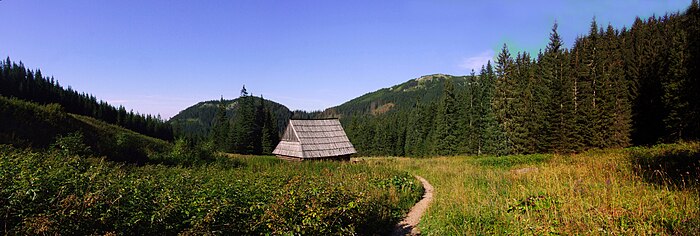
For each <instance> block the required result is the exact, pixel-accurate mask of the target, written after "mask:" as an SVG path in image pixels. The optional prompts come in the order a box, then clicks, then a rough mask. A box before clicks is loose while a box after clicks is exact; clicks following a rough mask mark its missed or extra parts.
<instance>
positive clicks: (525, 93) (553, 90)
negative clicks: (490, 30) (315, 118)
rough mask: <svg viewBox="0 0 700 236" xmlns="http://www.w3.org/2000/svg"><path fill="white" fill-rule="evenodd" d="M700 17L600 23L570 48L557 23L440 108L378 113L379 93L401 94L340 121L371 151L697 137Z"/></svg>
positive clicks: (525, 148) (526, 147) (498, 150)
mask: <svg viewBox="0 0 700 236" xmlns="http://www.w3.org/2000/svg"><path fill="white" fill-rule="evenodd" d="M699 17H700V11H699V10H698V3H697V1H693V2H692V4H691V5H690V6H689V7H688V9H687V10H686V11H685V12H684V13H673V14H667V15H664V16H662V17H650V18H648V19H646V20H643V19H639V18H638V19H636V20H635V22H634V24H633V25H632V27H631V28H629V29H628V28H622V29H616V28H614V27H613V26H611V25H608V26H607V27H601V26H600V25H598V23H597V22H596V21H595V19H594V20H593V21H592V22H591V27H590V31H589V33H588V34H587V35H584V36H580V37H579V38H577V39H576V40H575V42H574V46H573V47H572V48H571V49H567V48H564V47H563V43H562V39H561V38H560V36H559V34H558V32H557V25H556V24H555V25H554V27H553V28H552V32H551V34H550V42H549V43H548V45H547V47H546V48H545V49H544V50H543V51H540V53H539V54H538V55H536V56H533V55H530V54H529V53H527V52H516V53H511V52H509V50H508V47H507V46H506V45H504V47H503V49H502V50H501V52H500V53H499V55H498V57H497V59H496V61H495V63H494V64H493V65H491V64H490V63H489V64H488V65H486V66H484V67H483V68H482V69H481V71H480V73H479V75H478V76H476V75H474V76H471V77H466V79H467V81H466V82H462V81H459V80H457V79H454V78H452V79H446V80H445V81H446V83H444V85H443V86H442V94H441V95H440V99H439V101H438V102H420V103H419V102H416V103H414V104H416V105H415V108H414V109H405V110H397V111H396V112H393V113H392V112H387V113H385V114H381V115H379V114H378V113H377V112H372V110H373V109H374V110H376V109H377V107H379V108H381V107H382V105H385V104H386V103H383V101H381V100H372V96H374V95H376V94H386V93H389V92H391V91H392V90H393V88H392V89H385V90H380V91H379V92H378V93H375V94H373V95H372V96H368V95H365V96H363V97H360V98H358V99H356V100H353V101H357V102H356V103H354V104H368V103H369V104H372V103H373V102H374V103H375V104H376V105H377V106H374V108H373V106H369V108H367V106H366V105H364V106H357V107H353V106H348V107H353V108H349V109H347V110H348V111H351V112H348V113H350V114H353V113H354V114H359V115H354V116H345V117H343V119H342V121H343V123H344V124H345V127H346V131H347V133H348V135H349V137H350V139H351V141H352V142H353V143H354V144H355V146H356V148H357V150H358V151H359V152H360V154H364V155H397V156H402V155H409V156H422V155H454V154H477V155H478V154H509V153H510V154H518V153H540V152H559V153H568V152H579V151H582V150H586V149H591V148H606V147H626V146H629V145H632V144H634V145H649V144H655V143H662V142H674V141H678V140H694V139H697V138H698V136H699V135H700V104H699V103H700V97H698V96H700V93H698V92H697V91H700V72H699V71H698V64H700V60H699V58H698V57H699V56H700V52H699V50H700V45H698V44H699V43H700V21H699V19H698V18H699ZM462 83H464V84H465V85H466V87H465V88H463V89H459V88H458V87H459V86H455V84H462ZM398 87H400V86H398ZM397 100H401V99H397ZM405 100H406V101H410V100H409V99H405ZM426 100H429V99H426ZM395 105H396V104H395ZM384 108H387V107H386V106H384ZM384 110H391V109H384ZM358 111H359V112H358ZM330 112H333V111H330ZM327 113H328V112H327ZM335 113H339V114H343V113H342V110H341V109H338V108H336V111H335ZM380 113H381V112H380ZM368 114H370V115H368ZM341 116H342V115H341Z"/></svg>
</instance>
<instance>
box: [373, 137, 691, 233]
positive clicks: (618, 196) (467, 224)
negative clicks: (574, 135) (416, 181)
mask: <svg viewBox="0 0 700 236" xmlns="http://www.w3.org/2000/svg"><path fill="white" fill-rule="evenodd" d="M698 150H700V144H698V143H681V144H673V145H660V146H655V147H653V148H630V149H610V150H596V151H589V152H585V153H581V154H573V155H541V154H537V155H517V156H504V157H493V156H478V157H474V156H460V157H437V158H424V159H416V158H367V159H365V162H366V164H367V165H368V166H372V167H376V166H385V167H395V168H399V169H403V170H407V171H409V172H411V173H412V174H416V175H420V176H422V177H424V178H425V179H427V180H428V181H430V182H431V184H432V185H433V186H434V187H435V192H434V197H435V199H434V201H433V203H432V205H431V206H430V208H429V209H428V211H427V213H426V215H424V216H423V218H422V220H421V222H420V224H419V228H420V229H421V232H422V233H423V234H424V235H483V234H495V235H543V234H564V235H572V234H573V235H576V234H585V235H590V234H593V235H600V234H606V235H607V234H614V235H617V234H623V235H698V234H700V199H699V198H698V196H700V194H699V193H700V191H699V190H698V187H700V182H699V181H700V151H698Z"/></svg>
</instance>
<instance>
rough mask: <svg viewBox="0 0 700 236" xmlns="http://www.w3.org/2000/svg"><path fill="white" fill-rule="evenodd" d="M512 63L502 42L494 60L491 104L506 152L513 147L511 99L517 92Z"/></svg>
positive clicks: (512, 105) (514, 97) (512, 104)
mask: <svg viewBox="0 0 700 236" xmlns="http://www.w3.org/2000/svg"><path fill="white" fill-rule="evenodd" d="M513 64H514V62H513V59H512V58H511V56H510V52H509V51H508V47H507V46H506V45H505V44H504V45H503V49H502V50H501V52H500V53H499V54H498V58H497V61H496V81H495V93H494V96H493V105H492V106H493V111H494V114H495V115H496V120H497V121H498V123H499V125H500V129H501V130H502V131H503V134H504V139H503V140H501V141H502V142H503V143H502V146H503V148H504V150H505V152H506V153H510V152H511V149H512V148H513V134H514V131H513V128H514V127H513V126H514V123H513V116H514V114H513V112H514V101H513V100H514V99H516V93H517V91H516V83H515V81H514V79H513V78H512V71H513V68H512V67H513Z"/></svg>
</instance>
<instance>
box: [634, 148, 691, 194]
mask: <svg viewBox="0 0 700 236" xmlns="http://www.w3.org/2000/svg"><path fill="white" fill-rule="evenodd" d="M629 154H630V158H631V161H632V167H633V170H634V172H635V173H636V174H637V175H638V176H640V177H642V179H643V180H644V181H646V182H649V183H653V184H656V185H659V186H663V187H668V188H670V189H674V190H687V189H695V190H700V150H699V149H698V145H696V144H672V145H659V146H655V147H653V148H632V149H630V151H629Z"/></svg>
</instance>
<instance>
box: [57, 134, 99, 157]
mask: <svg viewBox="0 0 700 236" xmlns="http://www.w3.org/2000/svg"><path fill="white" fill-rule="evenodd" d="M51 147H52V149H54V150H57V151H59V152H61V153H62V154H63V155H66V156H74V155H79V156H87V155H91V154H92V150H91V149H90V147H89V146H88V145H86V144H85V142H84V138H83V133H82V132H80V131H78V132H74V133H69V134H67V135H58V136H57V137H56V141H54V143H53V144H52V145H51Z"/></svg>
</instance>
